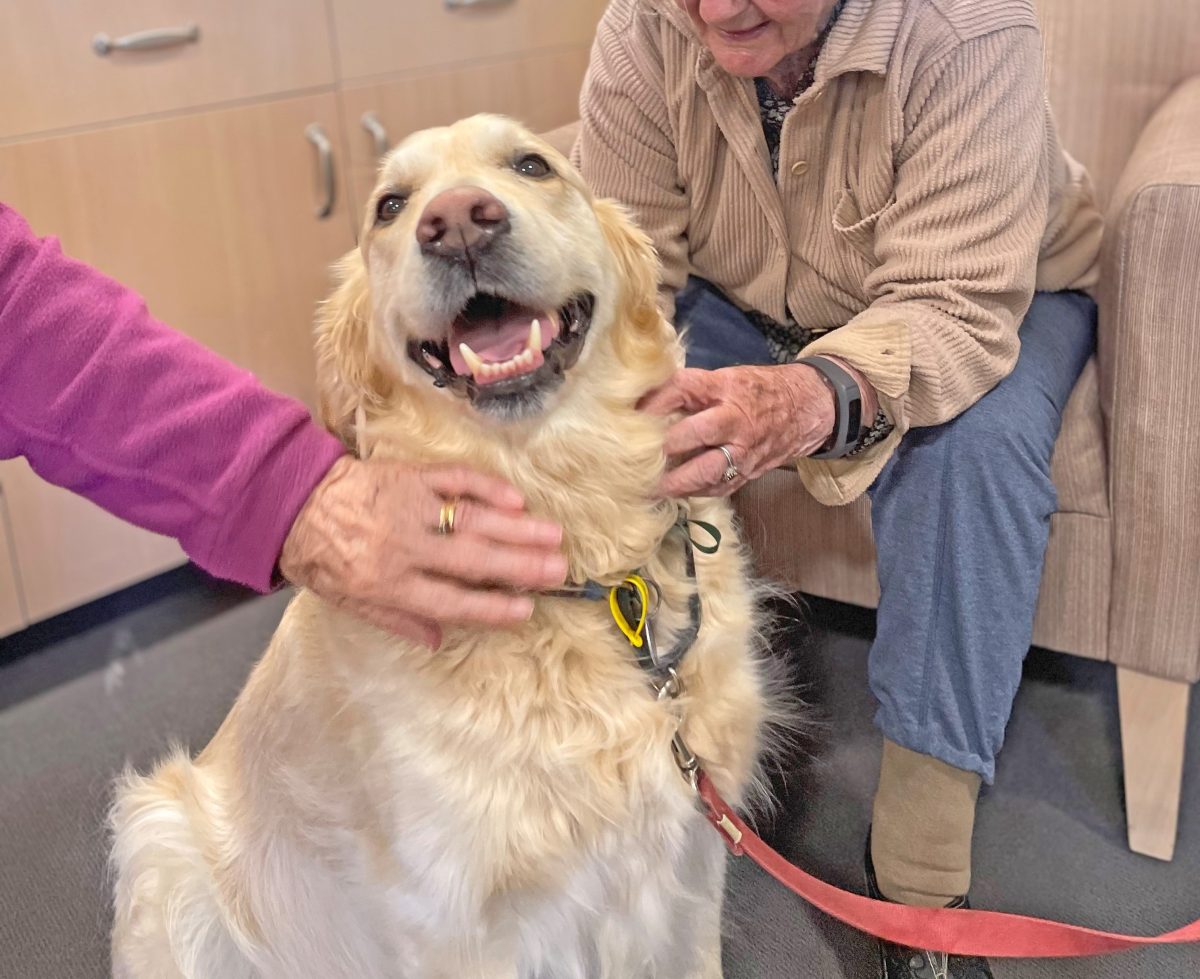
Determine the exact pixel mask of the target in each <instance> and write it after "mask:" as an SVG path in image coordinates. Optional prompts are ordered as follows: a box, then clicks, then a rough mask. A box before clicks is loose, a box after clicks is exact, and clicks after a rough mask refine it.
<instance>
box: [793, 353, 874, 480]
mask: <svg viewBox="0 0 1200 979" xmlns="http://www.w3.org/2000/svg"><path fill="white" fill-rule="evenodd" d="M796 363H798V364H808V366H809V367H811V368H813V369H814V370H815V371H816V372H817V373H818V374H820V375H821V379H822V380H823V381H824V382H825V384H826V385H827V386H828V387H829V389H830V390H831V391H832V392H833V410H834V416H833V435H831V436H830V437H829V439H828V440H827V441H826V442H825V444H824V445H822V446H821V447H820V448H819V449H817V451H816V452H814V453H812V454H811V455H810V456H809V458H810V459H841V458H843V457H845V456H848V455H849V454H850V453H851V452H852V451H853V450H854V448H855V447H856V446H857V445H858V440H859V439H860V438H861V437H862V433H863V432H862V430H863V424H862V392H861V391H860V390H859V389H858V382H857V381H855V380H854V378H853V377H851V376H850V374H849V372H848V371H846V370H845V369H843V368H842V367H840V366H839V365H838V364H835V363H834V362H833V361H832V360H828V359H827V358H825V357H802V358H801V359H800V360H798V361H796Z"/></svg>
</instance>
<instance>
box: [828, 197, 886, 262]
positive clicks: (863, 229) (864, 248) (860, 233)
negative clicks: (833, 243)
mask: <svg viewBox="0 0 1200 979" xmlns="http://www.w3.org/2000/svg"><path fill="white" fill-rule="evenodd" d="M895 200H896V196H895V194H894V193H893V194H892V195H891V196H890V197H888V198H887V200H885V201H884V202H883V203H882V204H879V205H878V206H874V207H871V206H870V205H869V204H868V208H869V209H868V210H866V213H864V206H863V203H862V202H860V201H859V199H858V198H857V197H856V196H855V194H854V192H853V191H852V190H851V189H850V188H849V187H846V188H845V189H843V190H842V193H841V195H840V196H839V197H838V202H837V204H836V206H835V207H834V209H833V230H834V231H835V232H836V233H837V237H838V238H839V239H841V240H842V241H845V242H846V243H847V244H849V245H851V246H852V247H853V248H854V249H855V250H857V251H858V252H859V253H860V254H861V255H862V256H863V257H864V258H865V259H867V261H869V262H870V263H871V264H872V265H874V264H875V224H876V222H877V221H878V220H879V216H880V215H881V214H882V213H883V212H884V211H886V210H887V209H888V207H889V206H890V205H891V204H892V203H893V202H894V201H895Z"/></svg>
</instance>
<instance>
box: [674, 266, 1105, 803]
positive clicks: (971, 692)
mask: <svg viewBox="0 0 1200 979" xmlns="http://www.w3.org/2000/svg"><path fill="white" fill-rule="evenodd" d="M676 323H677V324H678V325H679V327H680V328H681V329H684V330H685V331H686V332H685V337H686V344H687V361H688V366H691V367H703V368H707V369H710V370H711V369H716V368H719V367H725V366H729V365H731V364H769V363H773V360H772V358H771V355H770V352H769V350H768V349H767V345H766V342H765V341H764V340H763V337H762V334H761V333H759V332H758V330H757V329H756V328H755V327H754V325H753V324H752V323H751V322H750V321H749V320H747V319H746V317H745V316H744V315H743V314H742V313H741V311H740V310H738V309H737V307H735V306H734V305H733V304H732V303H730V302H729V301H728V300H727V299H726V298H725V297H724V296H723V295H721V293H720V292H719V291H717V290H716V289H715V288H714V287H713V286H711V285H710V284H709V283H706V282H702V281H700V280H698V279H692V280H690V281H689V282H688V285H687V286H686V287H685V288H684V289H683V290H681V292H680V294H679V297H678V300H677V304H676ZM1095 325H1096V307H1095V304H1094V303H1093V302H1092V300H1091V299H1089V298H1088V297H1087V296H1085V295H1083V294H1082V293H1078V292H1058V293H1051V292H1043V293H1038V294H1037V295H1035V296H1034V299H1033V304H1032V305H1031V306H1030V308H1029V313H1028V314H1027V315H1026V317H1025V321H1024V322H1023V323H1022V324H1021V331H1020V336H1021V352H1020V356H1019V358H1018V360H1017V365H1016V367H1015V369H1014V370H1013V372H1012V373H1011V374H1010V375H1009V376H1008V377H1006V378H1005V379H1004V380H1003V381H1001V382H1000V383H999V384H998V385H996V387H995V388H993V389H992V390H991V391H990V392H988V393H987V394H986V395H984V396H983V398H981V399H980V400H979V401H978V402H977V403H976V404H974V405H973V406H972V407H970V408H968V409H967V410H966V411H964V412H963V413H962V414H961V415H959V416H958V417H957V418H954V419H952V420H951V421H949V422H947V423H946V424H944V425H938V426H936V427H932V428H916V429H913V430H911V431H910V432H908V433H907V434H906V435H905V436H904V438H903V439H902V440H901V442H900V445H899V447H898V448H897V449H896V452H895V454H894V455H893V456H892V458H891V459H890V460H889V461H888V463H887V465H886V466H884V468H883V471H882V472H881V473H880V474H879V476H878V478H877V479H876V480H875V482H874V484H873V485H872V486H871V488H870V490H869V494H870V497H871V523H872V527H873V529H874V533H875V546H876V550H877V552H878V573H879V587H880V600H879V613H878V618H877V627H876V635H875V642H874V644H873V645H872V647H871V655H870V661H869V667H868V673H869V679H870V684H871V690H872V692H873V693H874V694H875V697H876V699H877V700H878V702H879V710H878V712H877V714H876V716H875V722H876V724H877V725H878V727H879V728H880V729H881V730H882V732H883V734H884V736H885V737H887V738H889V739H890V740H892V741H894V742H896V743H897V744H899V745H901V746H903V747H905V748H908V749H910V750H912V751H918V752H921V753H922V754H926V755H932V756H933V757H935V758H939V759H941V760H942V761H944V762H946V763H947V764H950V765H953V766H954V767H956V768H960V769H966V770H968V771H973V772H977V773H978V774H979V775H981V776H982V777H983V779H984V780H985V781H987V782H990V781H991V780H992V778H993V776H994V775H995V770H996V755H997V753H998V752H999V750H1000V746H1001V744H1002V743H1003V741H1004V729H1005V726H1006V725H1007V724H1008V718H1009V714H1010V713H1011V711H1012V702H1013V697H1014V696H1015V695H1016V692H1017V684H1018V683H1019V682H1020V679H1021V663H1022V661H1023V660H1024V658H1025V654H1026V653H1027V652H1028V650H1029V644H1030V640H1031V637H1032V634H1033V615H1034V610H1035V606H1036V602H1037V596H1038V585H1039V583H1040V581H1041V577H1042V565H1043V562H1044V559H1045V553H1046V541H1047V539H1048V537H1049V533H1050V515H1051V514H1052V513H1054V511H1055V510H1056V509H1057V497H1056V495H1055V492H1054V484H1053V483H1052V482H1051V480H1050V456H1051V453H1052V452H1053V450H1054V441H1055V439H1056V438H1057V437H1058V431H1059V427H1060V425H1061V423H1062V413H1063V409H1064V408H1065V407H1066V404H1067V398H1068V396H1069V395H1070V393H1071V389H1072V388H1073V387H1074V385H1075V381H1076V380H1077V379H1078V377H1079V373H1080V371H1082V370H1083V366H1084V364H1085V363H1086V362H1087V359H1088V357H1089V356H1090V355H1091V353H1092V349H1093V346H1094V342H1095Z"/></svg>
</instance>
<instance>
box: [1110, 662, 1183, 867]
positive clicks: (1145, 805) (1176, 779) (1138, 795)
mask: <svg viewBox="0 0 1200 979" xmlns="http://www.w3.org/2000/svg"><path fill="white" fill-rule="evenodd" d="M1191 689H1192V688H1191V684H1190V683H1186V682H1183V681H1178V680H1162V679H1159V678H1158V677H1153V676H1148V675H1147V674H1145V673H1138V672H1137V671H1136V670H1128V669H1125V668H1124V667H1118V668H1117V700H1118V703H1119V710H1120V714H1121V755H1122V759H1123V761H1124V764H1125V819H1126V823H1127V824H1128V827H1129V848H1130V849H1131V850H1133V851H1134V852H1135V853H1142V854H1145V855H1146V856H1148V857H1157V858H1158V859H1159V860H1170V859H1171V858H1172V857H1173V856H1174V855H1175V831H1176V828H1177V827H1178V824H1179V790H1180V785H1181V783H1182V781H1183V752H1184V742H1185V739H1186V735H1187V716H1188V696H1189V694H1190V693H1191Z"/></svg>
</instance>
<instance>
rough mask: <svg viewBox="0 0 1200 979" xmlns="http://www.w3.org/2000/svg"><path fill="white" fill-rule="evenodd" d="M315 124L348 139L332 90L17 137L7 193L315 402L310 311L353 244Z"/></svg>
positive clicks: (105, 266) (36, 219) (7, 158)
mask: <svg viewBox="0 0 1200 979" xmlns="http://www.w3.org/2000/svg"><path fill="white" fill-rule="evenodd" d="M311 124H317V125H319V126H321V127H322V129H323V130H324V132H325V133H327V134H328V136H329V138H330V139H334V140H336V139H337V134H338V132H339V122H338V114H337V107H336V98H335V96H334V95H333V94H332V93H327V94H324V95H315V96H309V97H306V98H299V99H284V100H279V101H272V102H263V103H256V104H253V105H249V106H244V107H241V108H236V109H224V110H221V111H217V112H205V113H197V114H190V113H189V114H186V115H179V116H172V117H169V118H166V119H161V120H157V121H154V122H145V123H138V124H136V125H131V126H120V127H113V128H104V129H96V130H91V131H89V132H84V133H79V134H73V135H69V136H60V137H57V138H54V139H42V140H33V141H31V142H26V143H13V144H10V145H8V146H0V187H3V188H4V197H5V198H6V200H7V202H8V203H10V204H11V205H12V206H14V207H15V208H16V209H17V210H18V211H20V212H22V213H23V214H24V215H25V218H26V219H27V220H28V221H29V223H30V225H31V226H32V227H33V228H34V230H35V231H37V232H38V233H39V234H56V235H58V236H59V237H60V238H62V242H63V248H64V250H66V251H67V252H68V253H69V254H71V255H73V256H74V257H76V258H79V259H82V260H83V261H85V262H89V263H90V264H93V265H95V266H96V267H97V268H100V269H102V270H103V271H105V272H107V273H109V274H110V275H112V276H113V277H114V278H116V279H118V280H120V281H121V282H124V283H126V284H127V285H129V286H132V287H133V288H135V289H137V290H138V291H139V292H141V293H142V294H143V295H144V296H145V297H146V301H147V303H148V305H149V307H150V309H151V311H152V312H153V313H154V315H155V316H157V317H158V318H159V319H161V320H164V321H165V322H167V323H170V324H171V325H172V326H174V327H175V328H176V329H179V330H182V331H184V332H185V333H188V334H190V335H192V336H194V337H196V338H197V339H199V340H201V341H202V342H203V343H205V344H206V345H207V346H209V347H212V348H213V349H214V350H216V351H217V352H218V353H220V354H223V355H224V356H226V357H228V358H230V359H231V360H233V361H235V362H236V363H238V364H241V365H242V366H244V367H248V368H250V369H251V370H253V371H254V372H255V373H256V374H257V375H258V376H259V377H260V378H261V379H262V380H263V381H264V382H265V383H266V384H267V385H268V386H269V387H272V388H275V389H276V390H279V391H283V392H285V393H287V394H292V395H295V396H297V397H299V398H301V399H303V400H306V401H309V402H310V403H311V400H312V395H313V356H312V331H311V324H312V314H313V309H314V308H315V306H316V303H317V301H318V300H320V299H321V298H322V297H323V296H324V295H325V294H326V293H327V292H328V288H329V281H330V280H329V276H328V271H327V270H328V266H329V264H330V263H331V262H333V261H334V260H335V259H336V258H337V257H338V256H339V255H340V254H341V253H342V252H344V251H346V250H347V249H348V248H350V247H352V245H353V236H352V235H351V232H350V222H349V218H348V209H347V205H346V203H345V200H344V199H342V200H338V201H336V202H335V204H334V208H333V211H332V213H331V214H330V215H329V216H328V217H327V218H324V219H318V218H317V217H316V216H315V211H316V208H317V206H318V204H319V203H321V198H322V197H323V190H322V188H321V186H320V179H319V164H318V160H317V152H316V149H315V148H314V147H313V146H312V145H311V144H310V142H309V141H308V140H307V139H306V138H305V130H306V129H307V127H308V126H309V125H311ZM334 165H335V166H336V165H337V160H336V158H335V160H334ZM335 186H336V185H335ZM340 196H342V197H343V198H344V195H340Z"/></svg>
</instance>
